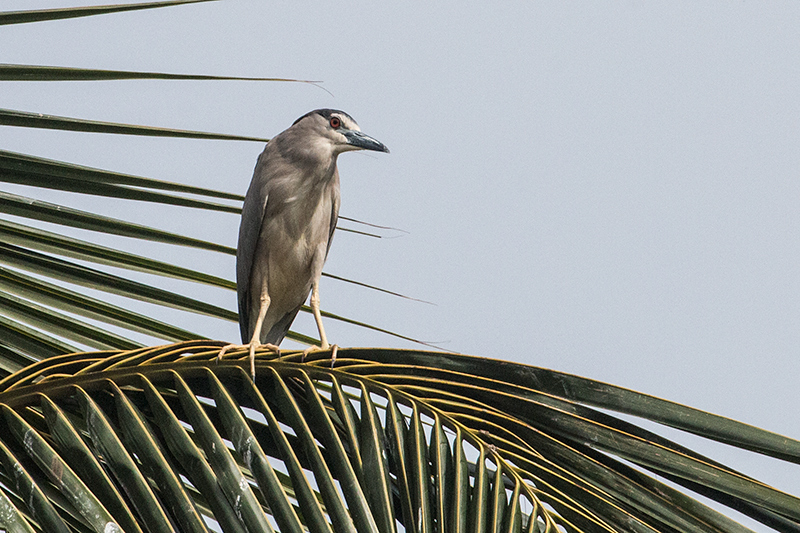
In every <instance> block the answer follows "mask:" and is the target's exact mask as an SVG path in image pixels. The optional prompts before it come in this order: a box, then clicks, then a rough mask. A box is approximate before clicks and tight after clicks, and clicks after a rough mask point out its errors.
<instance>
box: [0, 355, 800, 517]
mask: <svg viewBox="0 0 800 533" xmlns="http://www.w3.org/2000/svg"><path fill="white" fill-rule="evenodd" d="M222 345H223V344H222V343H199V342H189V343H184V344H178V345H167V346H162V347H156V348H143V349H137V350H133V351H127V352H125V351H122V352H101V353H97V354H82V355H81V354H76V355H74V356H62V357H53V358H51V359H49V360H47V361H46V362H42V363H38V364H36V365H32V366H31V367H30V368H28V369H26V370H25V371H23V372H20V373H18V374H15V375H12V376H9V377H8V378H6V379H5V380H3V381H2V382H0V387H2V390H0V405H2V406H3V407H2V410H3V422H2V423H3V424H4V428H3V431H0V435H2V437H1V438H0V452H1V453H0V455H2V456H3V457H4V459H3V460H2V461H0V462H2V463H3V465H4V466H5V469H4V471H2V473H0V481H2V485H3V486H5V487H12V486H15V484H16V483H18V482H17V481H15V480H16V479H24V481H25V482H24V484H23V485H24V487H25V488H24V491H25V494H33V493H36V494H39V496H37V498H35V499H33V498H25V499H22V498H19V499H18V498H17V494H16V493H15V492H13V491H12V492H10V493H9V492H8V490H6V492H7V501H6V502H5V503H4V505H6V506H7V507H8V509H9V511H10V514H13V515H14V516H15V520H17V521H18V522H20V523H24V524H26V525H27V526H29V527H30V528H31V530H33V531H54V530H56V529H48V528H47V527H44V526H43V525H42V524H41V523H40V522H39V520H38V518H37V517H38V515H37V514H36V513H37V511H36V510H35V509H36V508H46V507H48V506H49V507H50V511H49V513H48V517H49V518H48V520H52V521H53V523H54V524H58V527H62V528H66V527H67V526H68V524H72V525H71V526H70V527H74V528H75V529H76V530H78V531H101V530H102V528H104V527H109V526H108V524H109V523H112V522H113V523H116V524H119V526H120V527H122V528H123V529H124V530H126V531H136V530H138V529H137V527H139V525H141V524H147V527H148V528H150V529H151V530H155V531H174V530H179V531H203V530H204V527H205V526H204V525H203V522H204V521H205V522H207V523H213V522H217V523H218V524H219V525H220V527H222V529H223V530H225V531H247V530H250V531H269V530H271V528H273V526H275V525H277V527H278V529H280V530H282V531H302V530H305V529H308V530H311V531H331V530H333V531H376V532H378V531H380V532H383V531H387V532H388V531H397V530H398V529H399V528H405V529H406V530H409V529H415V530H420V531H425V530H430V531H433V530H437V531H440V530H446V531H486V530H488V529H491V530H502V531H557V530H558V529H559V528H562V529H563V530H566V531H587V532H589V531H591V532H594V531H698V532H721V531H726V532H731V531H748V530H747V529H746V528H744V527H742V526H740V525H738V524H736V523H734V522H733V521H731V520H730V519H728V518H727V517H725V516H723V515H721V514H720V513H718V512H717V511H714V510H712V509H710V508H708V507H706V506H704V505H702V504H700V503H699V502H697V501H695V500H692V499H691V498H689V497H688V496H686V495H684V494H682V493H680V492H678V491H677V490H675V489H673V488H671V487H670V486H668V485H665V484H664V483H663V482H661V481H659V480H658V477H660V476H663V475H665V474H667V475H669V476H670V478H671V479H673V480H675V481H676V482H677V483H679V484H683V485H684V486H686V487H688V488H690V489H691V490H695V491H698V492H701V493H706V494H717V495H718V496H719V498H718V499H720V500H721V501H723V500H724V501H727V503H728V504H729V505H734V506H736V507H737V508H738V509H740V510H741V511H742V512H745V513H746V514H749V515H750V516H752V517H754V518H756V519H760V520H762V521H767V520H768V519H771V520H772V521H773V522H775V521H781V522H783V523H784V524H785V525H786V527H788V526H789V525H791V526H792V527H798V525H800V499H797V498H795V497H793V496H789V495H787V494H784V493H782V492H780V491H777V490H775V489H773V488H771V487H768V486H766V485H763V484H761V483H759V482H758V481H756V480H753V479H751V478H748V477H746V476H744V475H742V474H739V473H737V472H735V471H733V470H731V469H729V468H727V467H725V466H724V465H720V464H717V463H715V462H714V461H711V460H709V459H707V458H704V457H702V456H701V455H699V454H697V453H695V452H692V451H691V450H688V449H686V448H683V447H681V446H679V445H677V444H675V443H673V442H671V441H669V440H667V439H665V438H663V437H660V436H658V435H655V434H653V433H645V432H643V431H642V430H640V429H638V428H636V427H635V426H632V425H631V424H630V423H628V422H624V421H622V420H620V419H618V418H616V417H615V416H613V415H611V414H606V413H603V412H600V411H597V410H596V408H595V406H594V405H592V404H591V403H587V402H584V401H580V400H576V397H583V396H585V395H588V396H591V395H592V394H593V392H592V391H594V390H595V389H596V388H597V386H598V384H597V383H596V382H593V381H591V380H586V379H583V378H578V377H576V376H570V375H565V374H561V373H558V372H554V371H550V370H545V369H541V368H534V367H527V366H524V365H517V364H510V363H505V362H500V361H491V360H487V359H480V358H474V357H468V356H459V355H454V354H442V353H438V352H420V351H408V350H381V349H341V350H339V354H338V359H337V361H336V367H335V368H334V369H331V368H330V367H331V360H330V359H328V356H329V355H330V354H329V353H327V352H322V353H318V354H315V357H314V359H313V360H311V361H307V362H306V363H305V364H303V363H300V361H299V357H300V354H299V353H298V352H291V353H285V354H284V355H282V356H281V357H278V358H274V355H272V354H269V356H266V354H265V355H259V356H258V358H257V365H256V380H255V382H253V381H251V379H250V378H249V376H248V374H247V369H248V365H249V363H248V362H247V357H246V353H245V352H234V353H229V354H227V355H226V357H225V358H224V359H223V360H222V361H217V353H218V352H219V349H220V348H221V346H222ZM421 361H427V362H428V363H429V364H428V365H425V366H423V365H420V364H419V363H420V362H421ZM434 362H435V365H431V364H430V363H434ZM497 366H502V367H503V368H504V370H505V371H506V373H505V375H506V376H512V379H510V380H500V379H489V378H487V377H486V373H485V370H486V369H487V368H489V367H497ZM512 369H513V370H514V372H513V373H509V372H508V370H512ZM559 381H560V382H562V383H563V382H569V383H570V384H571V388H570V389H560V391H561V392H560V393H555V391H552V390H548V389H550V387H549V386H548V385H547V383H550V384H553V383H556V382H559ZM542 383H544V384H545V385H544V386H542ZM605 387H608V388H609V389H612V390H613V389H616V388H615V387H612V386H609V385H606V386H605ZM565 390H569V391H570V392H569V394H564V392H563V391H565ZM617 390H620V391H621V389H617ZM625 394H627V395H629V399H628V401H627V403H626V406H627V408H626V409H625V410H626V411H629V410H630V408H631V407H633V408H641V409H642V412H643V413H644V412H648V407H647V406H648V405H649V404H652V403H654V401H656V403H659V404H660V405H661V407H662V409H660V411H661V412H663V411H665V410H668V411H671V412H672V413H673V414H675V415H689V416H696V414H697V413H696V412H694V410H692V409H690V408H686V407H683V406H680V405H677V404H672V403H670V402H667V401H665V400H659V399H655V398H652V397H649V396H647V395H642V394H638V393H634V392H632V391H625ZM605 408H606V409H607V406H606V407H605ZM656 417H657V416H653V417H649V418H650V419H653V418H656ZM706 417H707V418H708V419H709V421H710V428H711V429H710V430H709V431H708V432H706V436H708V435H709V434H713V433H715V432H716V431H717V428H715V427H714V426H719V425H723V426H727V427H729V428H730V429H734V428H738V429H739V430H742V431H746V432H748V433H749V442H748V444H747V445H746V447H748V448H760V449H764V450H771V453H772V455H779V456H782V457H784V458H786V460H791V461H795V462H796V461H797V459H798V456H797V449H798V448H800V442H797V441H793V440H791V439H783V443H782V445H777V444H778V443H777V442H776V441H775V439H774V435H772V434H770V433H768V432H765V431H761V430H756V429H754V428H750V427H747V426H745V425H743V424H738V423H736V422H733V421H730V420H718V421H717V423H714V420H716V419H718V418H719V417H714V416H713V415H706ZM645 418H648V417H645ZM636 449H648V450H650V452H649V453H642V454H637V453H633V452H632V451H631V450H636ZM620 459H625V460H626V462H625V463H623V462H621V461H620ZM11 465H17V466H16V467H13V468H12V467H11ZM108 472H110V473H112V475H111V476H109V475H108ZM94 495H97V496H94ZM48 527H50V526H48ZM52 527H54V528H55V527H56V526H52ZM781 530H788V529H785V528H783V529H781Z"/></svg>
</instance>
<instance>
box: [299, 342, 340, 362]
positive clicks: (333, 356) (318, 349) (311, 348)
mask: <svg viewBox="0 0 800 533" xmlns="http://www.w3.org/2000/svg"><path fill="white" fill-rule="evenodd" d="M325 350H330V351H331V368H333V364H334V363H335V362H336V354H337V352H338V351H339V346H338V345H336V344H334V345H329V346H326V347H324V348H323V347H320V346H316V345H313V346H309V347H308V348H306V349H305V350H303V355H302V356H301V357H300V362H301V363H305V362H306V357H307V356H308V354H310V353H314V352H324V351H325Z"/></svg>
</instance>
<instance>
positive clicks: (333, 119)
mask: <svg viewBox="0 0 800 533" xmlns="http://www.w3.org/2000/svg"><path fill="white" fill-rule="evenodd" d="M341 125H342V121H341V119H340V118H339V117H331V128H333V129H337V128H338V127H339V126H341Z"/></svg>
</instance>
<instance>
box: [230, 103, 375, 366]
mask: <svg viewBox="0 0 800 533" xmlns="http://www.w3.org/2000/svg"><path fill="white" fill-rule="evenodd" d="M352 150H375V151H378V152H388V151H389V149H388V148H386V146H384V145H383V144H382V143H380V142H378V141H377V140H375V139H373V138H372V137H370V136H368V135H364V134H363V133H361V130H360V128H359V127H358V124H356V121H355V120H353V118H352V117H351V116H350V115H348V114H347V113H344V112H343V111H337V110H335V109H317V110H316V111H311V112H310V113H307V114H305V115H303V116H302V117H300V118H298V119H297V120H296V121H295V122H294V124H292V126H291V127H290V128H289V129H287V130H286V131H284V132H282V133H280V134H279V135H277V136H276V137H274V138H273V139H272V140H271V141H269V142H268V143H267V147H266V148H265V149H264V151H263V152H262V153H261V155H260V156H259V158H258V162H257V163H256V168H255V171H254V173H253V180H252V181H251V182H250V188H249V189H248V191H247V195H246V196H245V199H244V206H243V208H242V222H241V225H240V226H239V245H238V247H237V250H236V284H237V291H238V293H239V329H240V330H241V333H242V342H244V343H246V344H242V345H230V346H226V347H225V348H223V349H222V351H221V352H220V357H221V356H222V355H223V353H224V352H225V351H227V350H229V349H231V348H245V347H248V348H249V349H250V373H251V374H253V375H255V362H254V360H255V350H256V348H258V347H259V346H266V347H268V348H270V349H272V350H274V351H278V345H279V344H280V342H281V341H282V340H283V338H284V337H285V336H286V333H287V332H288V331H289V326H291V324H292V321H293V320H294V317H295V316H296V315H297V313H298V311H299V310H300V308H301V307H302V305H303V303H304V302H305V301H306V298H307V297H308V293H309V291H311V302H310V304H311V309H312V311H313V312H314V319H315V320H316V322H317V328H318V329H319V337H320V346H319V347H318V348H320V349H323V350H327V349H328V348H330V345H329V344H328V339H327V337H326V335H325V329H324V328H323V326H322V316H321V315H320V311H319V279H320V276H321V275H322V265H323V264H324V263H325V259H326V258H327V256H328V250H329V249H330V246H331V239H332V238H333V231H334V230H335V229H336V221H337V219H338V218H339V171H338V169H337V168H336V159H337V157H338V156H339V154H341V153H343V152H350V151H352ZM313 348H315V347H312V349H313Z"/></svg>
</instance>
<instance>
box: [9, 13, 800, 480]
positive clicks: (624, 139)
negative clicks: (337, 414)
mask: <svg viewBox="0 0 800 533" xmlns="http://www.w3.org/2000/svg"><path fill="white" fill-rule="evenodd" d="M86 3H90V2H86ZM98 3H99V2H98ZM431 4H432V3H430V2H406V3H403V4H402V5H400V6H386V5H383V4H376V3H370V2H361V1H351V2H336V3H332V2H308V3H299V2H263V1H256V0H251V1H246V0H228V1H222V2H216V3H211V4H208V5H197V6H190V7H183V8H171V9H168V10H159V11H149V12H138V13H129V14H121V15H109V16H104V17H93V18H88V19H80V20H72V21H61V22H48V23H39V24H28V25H20V26H16V27H9V26H5V27H4V28H3V29H2V31H0V50H2V52H1V53H0V61H1V62H5V63H23V64H47V65H67V66H84V67H98V68H110V69H130V70H148V71H166V72H188V73H198V74H231V75H249V76H280V77H292V78H303V79H313V80H322V81H323V82H324V84H323V86H324V87H325V89H327V91H330V93H332V94H333V95H331V94H328V92H326V91H323V90H321V89H318V88H315V87H311V86H303V85H296V84H269V83H248V82H242V83H239V82H223V83H206V82H202V83H201V82H182V83H177V82H106V83H91V84H89V83H57V84H56V83H52V84H32V83H26V84H22V83H8V82H5V83H3V84H2V85H1V86H0V94H2V96H0V107H5V108H12V109H22V110H28V111H39V112H46V113H53V114H59V115H67V116H77V117H85V118H94V119H99V120H109V121H120V122H132V123H141V124H149V125H159V126H166V127H178V128H187V129H198V130H208V131H220V132H228V133H239V134H247V135H255V136H265V137H269V136H272V135H274V134H276V133H278V132H280V131H281V130H283V129H285V128H286V127H288V126H289V125H290V124H291V123H292V122H293V121H294V120H295V119H296V118H297V117H299V116H301V115H302V114H304V113H306V112H307V111H309V110H311V109H314V108H319V107H333V108H339V109H343V110H345V111H347V112H348V113H350V114H351V115H352V116H353V117H355V119H356V120H357V121H358V122H359V124H360V125H361V127H362V129H363V130H364V131H365V132H366V133H368V134H370V135H372V136H374V137H376V138H378V139H379V140H381V141H383V142H384V143H385V144H386V145H387V146H389V148H390V149H391V151H392V152H391V154H388V155H384V154H369V155H367V154H345V155H344V156H342V158H341V159H340V172H341V175H342V198H343V199H342V215H345V216H350V217H355V218H359V219H362V220H366V221H369V222H373V223H376V224H383V225H388V226H394V227H397V228H402V229H403V230H406V231H408V232H409V234H408V235H405V236H402V237H398V238H393V239H383V240H376V239H369V238H364V237H357V236H354V235H352V234H346V233H342V232H339V233H337V235H336V238H335V240H334V243H333V247H332V249H331V253H330V256H329V260H328V264H327V268H326V270H327V271H328V272H331V273H333V274H337V275H341V276H346V277H351V278H355V279H358V280H360V281H364V282H367V283H371V284H375V285H379V286H381V287H385V288H387V289H391V290H395V291H398V292H402V293H405V294H409V295H411V296H414V297H417V298H422V299H424V300H429V301H432V302H435V303H436V304H437V305H436V306H430V305H426V304H421V303H416V302H410V301H404V300H399V299H396V298H393V297H388V296H384V295H380V294H376V293H373V292H369V291H364V290H362V289H356V288H353V287H351V286H347V285H344V284H342V283H339V282H335V281H331V280H325V281H324V282H323V286H322V304H323V308H325V309H327V310H330V311H332V312H335V313H340V314H344V315H346V316H349V317H352V318H355V319H360V320H365V321H367V322H370V323H373V324H375V325H378V326H384V327H388V328H390V329H395V330H398V331H400V332H401V333H404V334H406V335H410V336H413V337H417V338H421V339H425V340H430V341H447V342H443V343H442V344H441V346H442V347H443V348H447V349H451V350H456V351H461V352H464V353H470V354H475V355H482V356H489V357H496V358H503V359H511V360H516V361H520V362H524V363H528V364H532V365H538V366H544V367H549V368H554V369H557V370H562V371H567V372H572V373H575V374H579V375H583V376H587V377H591V378H595V379H599V380H603V381H607V382H611V383H614V384H617V385H622V386H626V387H629V388H632V389H636V390H639V391H643V392H647V393H650V394H653V395H656V396H660V397H664V398H667V399H671V400H674V401H678V402H680V403H684V404H688V405H691V406H694V407H698V408H700V409H704V410H709V411H712V412H715V413H719V414H722V415H725V416H728V417H731V418H735V419H738V420H742V421H745V422H748V423H751V424H754V425H757V426H760V427H764V428H766V429H770V430H773V431H776V432H779V433H783V434H785V435H788V436H790V437H794V438H799V437H800V417H798V416H797V411H798V394H797V390H798V385H797V383H798V376H800V281H798V279H799V278H798V262H799V260H800V213H799V212H798V208H797V207H798V204H799V203H800V176H798V168H800V149H798V146H799V145H800V39H798V28H799V27H800V4H797V3H796V2H794V3H792V2H770V3H761V2H592V3H588V2H530V1H527V2H507V3H506V4H505V5H503V6H500V7H490V6H487V5H486V4H485V3H477V2H439V3H436V5H431ZM57 5H78V3H75V2H47V1H44V0H35V1H34V0H24V1H22V0H5V1H4V3H3V9H4V10H13V9H29V8H33V7H53V6H57ZM0 146H2V147H3V148H6V149H10V150H16V151H20V152H25V153H32V154H35V155H40V156H44V157H51V158H57V159H65V160H68V161H72V162H75V163H79V164H84V165H89V166H97V167H101V168H108V169H113V170H118V171H123V172H129V173H133V174H140V175H145V176H150V177H153V178H158V179H165V180H169V181H179V182H186V183H192V184H196V185H202V186H208V187H213V188H218V189H222V190H226V191H232V192H240V193H244V191H245V190H246V188H247V184H248V183H249V180H250V177H251V174H252V169H253V165H254V163H255V159H256V157H257V155H258V153H259V152H260V151H261V149H262V146H260V145H258V144H256V143H233V142H207V141H191V140H162V139H144V138H141V139H140V138H129V137H114V136H99V135H91V134H70V133H62V132H50V131H30V130H22V129H17V128H0ZM52 198H54V199H60V201H64V202H65V203H68V202H72V203H70V205H76V206H78V207H80V204H79V203H76V202H75V201H74V199H71V198H69V195H53V196H52ZM65 198H67V199H68V200H64V199H65ZM103 208H104V209H106V210H107V212H108V213H109V214H113V215H114V216H119V217H123V218H124V217H129V218H132V217H134V216H136V215H135V214H134V213H133V211H132V210H131V208H130V207H129V206H126V205H125V203H124V202H110V201H109V202H106V201H105V200H103ZM175 213H176V215H175V217H174V218H173V219H171V220H167V221H163V220H158V221H155V222H158V223H159V224H164V225H166V226H167V227H169V228H171V229H173V230H175V231H185V232H189V233H191V234H193V235H198V236H203V237H206V238H208V239H209V240H213V241H215V242H219V243H223V244H228V245H230V246H235V243H236V232H237V227H238V218H237V217H235V216H232V215H220V216H216V217H215V218H214V219H213V220H214V222H213V223H208V222H207V221H206V219H205V218H203V217H201V216H198V215H196V214H195V213H187V212H185V211H183V210H178V209H176V210H175ZM137 220H140V221H142V222H145V223H154V221H152V220H148V219H147V217H145V218H144V219H142V218H139V219H137ZM351 226H352V225H351ZM392 235H394V234H392ZM99 240H100V241H101V242H111V241H110V240H109V241H106V240H105V239H104V238H100V239H99ZM130 249H132V250H135V251H140V252H141V251H143V250H152V249H157V250H161V248H160V247H158V246H153V245H149V244H148V245H140V244H132V245H131V246H130ZM158 253H162V252H160V251H159V252H158ZM163 253H167V252H166V251H165V252H163ZM201 256H202V254H196V253H194V252H191V251H188V252H187V253H186V256H185V259H181V261H184V262H186V263H187V264H192V263H193V262H194V261H196V260H197V258H199V257H201ZM169 258H170V259H175V258H174V256H171V257H169ZM194 266H196V267H198V268H200V269H203V270H206V271H209V272H212V273H215V274H217V275H220V276H224V277H229V278H230V277H232V276H233V269H234V262H233V260H232V259H230V260H227V259H221V260H219V261H217V262H213V263H202V264H197V263H195V264H194ZM176 286H177V287H181V286H179V285H176ZM193 290H194V289H193ZM194 295H195V296H196V297H198V298H202V299H207V300H211V301H214V302H216V303H218V304H220V305H224V306H226V307H229V308H231V309H232V308H234V307H235V296H234V295H233V293H222V292H215V291H207V290H206V289H203V292H195V293H194ZM193 320H194V319H191V320H190V319H188V318H187V319H186V321H185V322H184V324H185V325H186V326H187V327H190V328H191V329H195V330H202V331H204V332H209V331H210V332H211V333H212V334H214V335H216V336H218V337H220V338H224V339H226V340H236V338H237V336H238V328H237V326H236V325H234V324H230V325H229V326H224V327H219V326H218V325H217V324H214V323H211V322H205V321H203V320H200V321H196V322H193ZM326 327H327V330H328V336H329V337H330V338H331V340H332V341H333V342H337V343H339V344H341V345H346V346H360V345H383V346H401V347H402V346H410V345H409V344H408V343H405V342H403V341H399V340H395V339H393V338H391V337H386V336H383V335H378V334H373V333H370V332H365V331H362V330H360V329H356V328H353V327H350V326H344V325H339V324H337V323H335V322H332V321H326ZM210 328H214V329H210ZM300 330H301V331H306V332H313V331H314V330H313V325H312V322H311V321H310V320H308V319H307V318H303V319H302V321H301V323H300ZM684 442H688V443H689V444H690V445H693V446H697V447H698V449H699V450H700V451H702V452H705V453H709V454H713V456H714V457H715V458H718V459H720V460H721V461H723V462H731V463H732V465H733V466H735V467H736V468H739V469H741V470H742V471H744V472H745V473H747V474H749V475H752V476H755V477H757V478H759V479H762V480H764V481H766V482H768V483H771V484H774V485H776V486H778V487H779V488H783V489H785V490H788V491H789V492H792V493H794V494H800V481H798V479H800V467H797V466H794V465H786V464H784V463H776V462H775V461H770V460H762V459H760V458H758V457H754V456H753V455H752V454H740V453H734V452H732V451H730V450H728V449H727V448H724V447H707V446H706V445H705V444H704V443H696V442H695V441H694V440H689V441H686V440H684Z"/></svg>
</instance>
